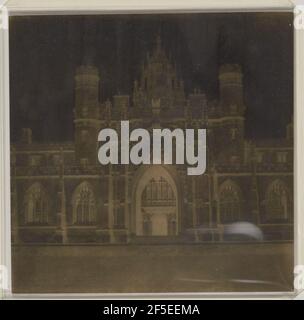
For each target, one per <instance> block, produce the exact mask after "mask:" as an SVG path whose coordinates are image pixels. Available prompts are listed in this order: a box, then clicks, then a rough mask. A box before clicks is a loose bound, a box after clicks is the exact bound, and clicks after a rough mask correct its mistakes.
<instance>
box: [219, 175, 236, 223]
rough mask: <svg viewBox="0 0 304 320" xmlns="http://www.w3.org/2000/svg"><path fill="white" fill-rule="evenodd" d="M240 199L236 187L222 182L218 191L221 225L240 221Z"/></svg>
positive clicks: (230, 183)
mask: <svg viewBox="0 0 304 320" xmlns="http://www.w3.org/2000/svg"><path fill="white" fill-rule="evenodd" d="M240 212H241V197H240V191H239V189H238V187H237V186H236V185H235V184H234V183H233V182H231V181H227V182H224V184H223V185H222V187H221V189H220V213H221V222H222V223H231V222H235V221H238V220H239V219H240Z"/></svg>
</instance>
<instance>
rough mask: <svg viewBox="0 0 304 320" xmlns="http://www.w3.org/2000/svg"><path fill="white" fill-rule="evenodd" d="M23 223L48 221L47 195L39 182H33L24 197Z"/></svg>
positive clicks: (43, 222)
mask: <svg viewBox="0 0 304 320" xmlns="http://www.w3.org/2000/svg"><path fill="white" fill-rule="evenodd" d="M25 208H26V209H25V210H26V212H25V223H26V224H38V225H42V224H47V223H48V197H47V194H46V192H45V191H44V189H43V187H42V186H41V184H40V183H34V184H33V185H32V186H31V187H30V188H29V190H28V191H27V193H26V197H25Z"/></svg>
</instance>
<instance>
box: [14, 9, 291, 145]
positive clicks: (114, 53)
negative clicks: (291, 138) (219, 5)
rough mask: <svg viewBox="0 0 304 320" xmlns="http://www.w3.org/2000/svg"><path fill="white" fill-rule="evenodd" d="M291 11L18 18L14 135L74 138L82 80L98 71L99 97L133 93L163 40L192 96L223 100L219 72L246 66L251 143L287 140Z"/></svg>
mask: <svg viewBox="0 0 304 320" xmlns="http://www.w3.org/2000/svg"><path fill="white" fill-rule="evenodd" d="M292 21H293V16H292V14H291V13H243V14H242V13H223V14H215V13H202V14H172V15H159V14H158V15H115V16H114V15H107V16H95V15H93V16H33V17H12V18H10V90H11V136H12V140H16V139H17V138H18V136H19V135H20V131H21V128H23V127H32V129H33V137H34V140H36V141H64V140H72V139H73V108H74V74H75V69H76V67H77V66H78V65H80V64H83V63H90V64H95V65H96V66H98V68H99V70H100V75H101V87H100V98H101V100H104V99H107V98H111V96H112V95H113V94H116V93H123V94H131V92H132V87H133V82H134V80H135V79H136V78H137V77H138V75H139V72H140V69H141V66H142V63H143V62H144V61H145V57H146V54H147V52H148V51H150V50H151V49H152V48H153V46H154V44H155V38H156V36H157V34H160V35H161V38H162V44H163V47H164V48H165V50H166V52H167V54H168V56H170V57H171V59H172V61H173V62H175V63H176V65H177V69H178V73H179V75H180V77H181V78H183V80H184V82H185V88H186V93H187V94H188V93H189V92H191V91H192V90H193V88H194V87H198V88H201V89H202V91H205V92H206V94H207V96H208V98H209V99H215V98H217V95H218V80H217V77H218V67H219V65H220V64H221V63H225V62H233V63H239V64H241V65H242V68H243V72H244V93H245V103H246V105H247V111H246V136H247V138H253V139H255V138H276V137H282V136H284V135H285V126H286V124H287V123H288V122H289V121H290V119H291V117H292V113H293V24H292V23H293V22H292Z"/></svg>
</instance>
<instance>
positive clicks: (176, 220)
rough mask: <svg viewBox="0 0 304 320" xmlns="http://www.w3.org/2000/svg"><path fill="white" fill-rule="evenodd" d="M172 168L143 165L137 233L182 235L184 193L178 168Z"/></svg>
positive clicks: (136, 188)
mask: <svg viewBox="0 0 304 320" xmlns="http://www.w3.org/2000/svg"><path fill="white" fill-rule="evenodd" d="M170 171H171V170H170ZM170 171H169V169H168V168H166V167H165V166H161V165H159V166H158V165H153V166H147V167H145V166H143V167H142V168H141V169H140V170H139V172H138V174H137V175H136V177H135V180H134V184H133V200H134V201H133V206H134V207H133V210H132V212H133V221H132V228H133V233H134V234H135V235H136V236H152V237H153V236H158V237H159V236H164V237H166V236H176V235H178V233H179V230H180V228H179V225H180V214H179V212H180V206H179V199H180V195H179V191H178V186H177V183H176V180H175V178H174V172H170Z"/></svg>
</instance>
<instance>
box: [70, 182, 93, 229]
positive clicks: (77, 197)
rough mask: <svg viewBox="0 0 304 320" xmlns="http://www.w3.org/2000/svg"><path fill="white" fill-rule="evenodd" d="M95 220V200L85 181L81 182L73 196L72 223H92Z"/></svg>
mask: <svg viewBox="0 0 304 320" xmlns="http://www.w3.org/2000/svg"><path fill="white" fill-rule="evenodd" d="M95 221H96V202H95V197H94V193H93V190H92V188H91V186H90V185H89V184H88V183H87V182H83V183H81V184H80V185H79V186H78V187H77V189H76V190H75V193H74V196H73V223H74V224H92V223H94V222H95Z"/></svg>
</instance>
